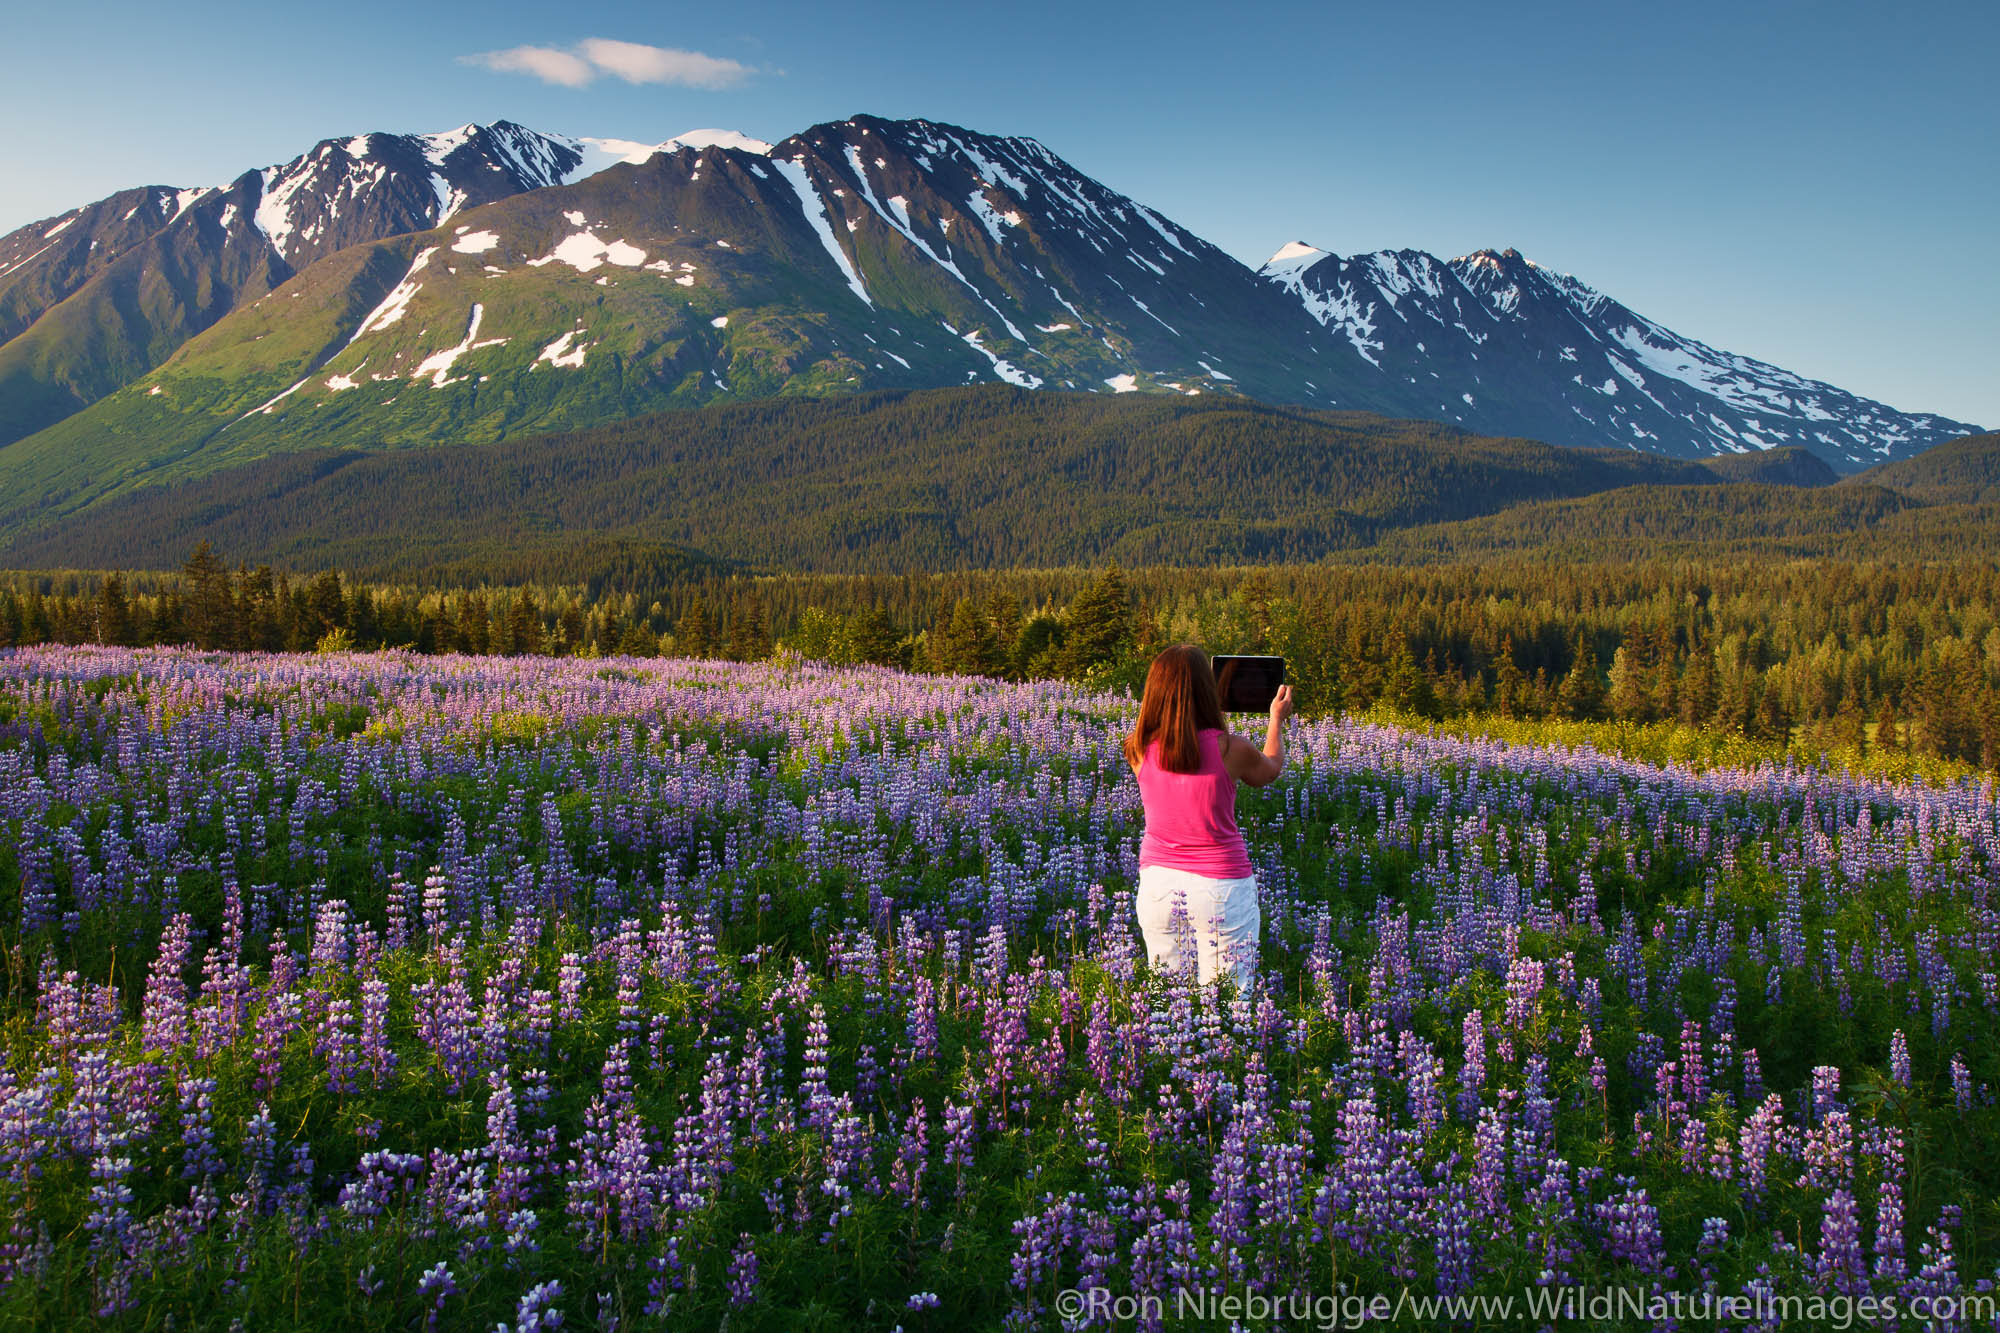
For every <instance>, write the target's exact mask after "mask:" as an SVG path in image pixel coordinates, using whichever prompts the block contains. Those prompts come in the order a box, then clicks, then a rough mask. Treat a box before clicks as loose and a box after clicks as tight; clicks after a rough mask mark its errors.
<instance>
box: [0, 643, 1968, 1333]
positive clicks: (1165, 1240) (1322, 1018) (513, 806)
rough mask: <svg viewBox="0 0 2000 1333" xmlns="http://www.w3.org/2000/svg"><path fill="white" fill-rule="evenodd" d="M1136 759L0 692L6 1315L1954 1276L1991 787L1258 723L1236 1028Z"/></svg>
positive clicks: (853, 676) (912, 717) (597, 701)
mask: <svg viewBox="0 0 2000 1333" xmlns="http://www.w3.org/2000/svg"><path fill="white" fill-rule="evenodd" d="M1132 708H1133V705H1132V704H1131V703H1130V701H1129V700H1125V699H1122V698H1114V697H1109V696H1101V695H1090V694H1086V693H1080V692H1078V691H1077V690H1075V689H1074V688H1073V687H1068V686H1063V685H1051V684H1035V685H1008V684H1001V683H997V682H991V681H975V680H970V679H961V678H926V677H920V676H908V675H903V674H899V673H895V672H890V671H882V670H874V669H860V670H843V671H836V670H831V669H822V668H818V667H814V666H810V665H798V664H791V665H785V664H778V665H771V664H765V665H759V666H756V667H744V666H738V665H731V664H727V663H699V662H682V661H663V660H652V659H647V660H624V659H600V660H583V659H571V660H549V659H479V658H418V657H407V656H400V655H395V654H384V655H374V656H351V657H350V656H258V655H241V656H228V655H217V654H206V655H205V654H199V653H195V652H192V651H187V650H179V649H155V650H145V651H130V650H122V649H101V648H47V649H24V650H17V651H14V652H12V653H11V654H8V655H6V656H5V657H4V658H0V817H4V819H5V821H6V823H5V828H4V837H0V843H4V846H0V876H4V884H5V888H6V891H5V892H4V894H0V929H4V946H5V959H4V964H5V967H4V974H5V986H6V1000H5V1004H4V1007H3V1008H0V1016H3V1017H4V1027H3V1028H0V1033H3V1034H4V1035H0V1043H4V1069H0V1284H4V1285H0V1320H4V1321H6V1322H8V1323H10V1324H21V1325H32V1326H35V1327H61V1326H68V1325H72V1324H76V1323H90V1322H93V1321H94V1320H101V1321H102V1322H104V1323H106V1324H107V1325H110V1326H129V1327H134V1328H138V1327H145V1328H155V1329H157V1328H165V1327H173V1328H177V1329H191V1328H217V1329H226V1328H231V1327H242V1328H245V1329H265V1328H281V1327H294V1326H313V1327H338V1328H356V1329H359V1328H399V1329H400V1328H433V1327H435V1328H475V1327H476V1328H482V1329H489V1330H490V1329H492V1328H494V1327H495V1326H496V1325H501V1326H504V1327H506V1328H509V1329H512V1328H520V1329H524V1330H525V1329H534V1328H551V1327H556V1326H558V1325H560V1326H561V1327H564V1328H583V1329H591V1328H595V1329H607V1330H608V1329H613V1328H617V1329H647V1328H710V1327H717V1328H719V1327H723V1326H725V1325H726V1326H727V1327H728V1328H730V1329H734V1330H742V1329H787V1330H790V1329H811V1328H839V1329H875V1328H880V1329H891V1328H895V1327H897V1326H900V1327H901V1328H903V1329H905V1330H911V1331H912V1333H914V1330H918V1329H966V1328H1057V1327H1062V1326H1063V1325H1064V1323H1065V1320H1064V1318H1063V1314H1062V1313H1061V1312H1060V1311H1064V1310H1069V1309H1071V1308H1073V1303H1072V1302H1059V1300H1058V1293H1061V1292H1064V1291H1066V1290H1069V1289H1080V1290H1084V1291H1089V1290H1091V1289H1105V1290H1108V1291H1110V1292H1111V1293H1114V1294H1116V1295H1117V1296H1119V1297H1121V1298H1130V1297H1141V1296H1145V1295H1148V1294H1157V1295H1161V1296H1170V1294H1171V1293H1173V1292H1174V1291H1175V1290H1176V1289H1187V1290H1194V1291H1201V1292H1207V1293H1231V1294H1236V1295H1246V1296H1247V1295H1262V1296H1265V1297H1284V1296H1289V1295H1293V1294H1304V1295H1306V1296H1309V1297H1315V1298H1318V1297H1325V1296H1327V1295H1330V1294H1333V1293H1337V1292H1346V1293H1350V1294H1364V1293H1385V1294H1388V1295H1391V1296H1395V1295H1399V1294H1401V1293H1419V1294H1423V1295H1434V1294H1439V1293H1444V1294H1457V1293H1467V1292H1473V1293H1506V1292H1515V1291H1519V1290H1521V1289H1523V1288H1532V1287H1535V1286H1537V1285H1540V1286H1542V1287H1545V1288H1546V1287H1557V1286H1568V1285H1572V1284H1580V1283H1593V1284H1597V1285H1600V1286H1610V1285H1621V1286H1637V1287H1642V1288H1646V1289H1649V1290H1656V1291H1659V1292H1663V1293H1672V1292H1681V1293H1698V1292H1703V1291H1710V1292H1720V1293H1725V1294H1742V1293H1748V1294H1755V1293H1759V1292H1763V1293H1792V1294H1807V1293H1811V1294H1819V1295H1826V1296H1832V1295H1847V1296H1856V1295H1859V1294H1862V1293H1873V1294H1877V1295H1884V1296H1895V1297H1897V1298H1898V1299H1902V1300H1907V1299H1909V1298H1911V1297H1914V1296H1917V1295H1921V1294H1924V1293H1931V1294H1940V1293H1962V1292H1975V1291H1977V1290H1979V1289H1981V1288H1983V1287H1988V1286H1989V1285H1990V1283H1991V1281H1992V1279H1993V1275H1994V1264H1995V1260H1996V1258H2000V1212H1996V1205H1995V1194H1996V1189H1995V1187H1996V1184H2000V1162H1997V1161H1996V1157H2000V1154H1996V1152H1995V1147H1996V1144H2000V1110H1996V1107H1995V1098H1994V1088H1995V1085H2000V1059H1996V1054H1995V1051H1996V1045H1995V1035H1996V1012H2000V981H1997V980H1996V974H1995V968H1996V965H2000V964H1996V960H1995V947H1996V943H2000V939H1996V935H2000V911H1997V910H1996V909H1997V908H2000V905H1996V903H1995V901H1994V885H1995V875H1996V868H2000V805H1996V797H1995V793H1994V790H1993V788H1992V786H1991V784H1988V785H1986V786H1983V787H1973V786H1970V785H1960V786H1956V787H1913V786H1890V785H1886V784H1881V783H1871V782H1867V781H1860V780H1856V779H1852V778H1849V777H1846V776H1842V775H1839V774H1834V773H1828V772H1820V771H1813V770H1802V769H1797V768H1766V769H1762V770H1756V771H1735V770H1717V771H1708V772H1696V771H1692V770H1687V769H1675V768H1659V767H1652V766H1647V765H1643V764H1639V763H1636V762H1631V761H1627V760H1623V759H1620V758H1617V757H1615V756H1609V755H1603V754H1598V753H1593V752H1584V751H1571V750H1558V749H1554V748H1543V747H1530V746H1518V745H1517V746H1506V745H1502V744H1499V743H1496V742H1490V741H1475V740H1463V739H1448V738H1435V737H1426V736H1422V735H1418V734H1414V733H1406V732H1401V731H1397V730H1394V729H1389V728H1383V727H1375V726H1367V725H1362V724H1358V723H1352V722H1348V723H1339V722H1331V721H1329V722H1315V723H1304V724H1294V726H1293V729H1292V732H1291V740H1290V742H1289V744H1290V747H1291V752H1292V759H1291V763H1290V766H1289V767H1288V769H1287V771H1286V773H1285V776H1284V777H1283V778H1282V779H1281V780H1280V781H1279V782H1278V783H1277V784H1275V785H1274V786H1272V787H1270V788H1267V789H1264V790H1263V791H1261V792H1257V791H1246V792H1245V794H1244V796H1243V799H1242V803H1241V810H1242V822H1243V824H1244V827H1245V829H1246V832H1247V834H1248V838H1249V843H1250V847H1251V853H1252V858H1253V860H1254V861H1255V863H1256V865H1257V868H1258V875H1259V878H1260V880H1261V883H1262V892H1263V901H1264V916H1265V922H1266V931H1265V940H1264V953H1263V966H1264V973H1265V983H1264V986H1263V988H1262V990H1261V992H1258V993H1252V994H1251V995H1248V996H1238V995H1235V994H1234V993H1217V992H1215V991H1214V990H1213V989H1211V990H1209V991H1207V992H1204V991H1202V990H1201V988H1199V987H1197V986H1195V985H1194V984H1193V982H1192V981H1191V980H1190V979H1188V978H1186V977H1170V976H1169V977H1162V976H1155V975H1152V974H1151V973H1150V971H1149V969H1147V968H1146V967H1145V966H1143V960H1142V957H1141V950H1140V946H1139V942H1138V940H1137V937H1136V936H1137V928H1136V924H1135V922H1134V920H1133V918H1132V911H1131V886H1132V884H1133V882H1134V879H1135V877H1136V851H1137V840H1138V834H1139V831H1140V821H1139V810H1138V796H1137V790H1136V787H1135V784H1134V783H1133V782H1132V780H1131V777H1130V774H1129V772H1128V771H1127V770H1126V769H1125V767H1124V765H1123V762H1122V759H1121V758H1120V757H1119V755H1118V738H1119V736H1120V734H1121V732H1122V730H1123V729H1124V728H1125V727H1126V726H1128V725H1129V722H1130V718H1131V715H1132ZM1107 1309H1113V1310H1122V1311H1125V1312H1126V1313H1128V1314H1130V1315H1131V1317H1130V1318H1126V1319H1123V1320H1121V1321H1120V1322H1121V1324H1122V1325H1123V1326H1132V1325H1134V1324H1136V1325H1138V1326H1140V1327H1145V1326H1148V1325H1149V1324H1155V1323H1157V1322H1158V1321H1157V1320H1156V1319H1154V1318H1152V1317H1151V1313H1149V1310H1148V1308H1147V1307H1146V1305H1145V1304H1144V1303H1143V1302H1138V1301H1131V1300H1127V1301H1125V1302H1124V1303H1123V1304H1122V1305H1118V1306H1116V1307H1107V1305H1106V1304H1105V1303H1103V1302H1098V1303H1095V1304H1092V1303H1086V1304H1085V1307H1084V1313H1082V1314H1080V1315H1076V1316H1075V1317H1074V1318H1073V1319H1071V1320H1070V1321H1069V1322H1070V1323H1072V1324H1076V1325H1081V1324H1084V1323H1087V1322H1097V1323H1100V1324H1101V1323H1102V1322H1103V1321H1102V1318H1101V1315H1102V1314H1103V1313H1105V1312H1106V1311H1107ZM1168 1310H1169V1313H1171V1312H1172V1307H1171V1306H1169V1307H1168ZM1093 1311H1096V1312H1097V1314H1096V1315H1093V1313H1092V1312H1093ZM1283 1322H1284V1323H1285V1324H1286V1325H1287V1326H1291V1327H1301V1326H1309V1324H1310V1321H1306V1320H1300V1319H1297V1318H1288V1319H1286V1320H1284V1321H1283ZM1752 1322H1754V1321H1752ZM1936 1322H1937V1326H1940V1327H1944V1326H1953V1325H1952V1321H1951V1320H1949V1319H1945V1320H1939V1321H1936ZM1739 1326H1740V1325H1739Z"/></svg>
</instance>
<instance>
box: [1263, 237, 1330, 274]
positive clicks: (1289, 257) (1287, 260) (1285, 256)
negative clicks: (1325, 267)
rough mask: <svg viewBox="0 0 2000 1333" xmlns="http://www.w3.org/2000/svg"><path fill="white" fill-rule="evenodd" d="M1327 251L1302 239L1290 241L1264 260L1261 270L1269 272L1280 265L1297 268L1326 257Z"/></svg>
mask: <svg viewBox="0 0 2000 1333" xmlns="http://www.w3.org/2000/svg"><path fill="white" fill-rule="evenodd" d="M1326 254H1327V252H1326V251H1324V250H1322V249H1320V248H1319V247H1318V246H1316V245H1307V244H1306V243H1305V242H1304V241H1291V242H1288V243H1286V244H1285V245H1284V246H1282V247H1280V248H1279V250H1278V253H1276V254H1274V255H1272V256H1271V257H1270V258H1269V259H1267V260H1265V261H1264V267H1263V269H1262V270H1261V271H1262V272H1266V273H1268V272H1270V271H1271V270H1272V269H1275V268H1278V267H1280V266H1284V267H1288V268H1293V269H1299V268H1304V267H1306V266H1307V265H1308V264H1314V263H1317V262H1318V261H1320V260H1322V259H1324V258H1326Z"/></svg>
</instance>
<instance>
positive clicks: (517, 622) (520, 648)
mask: <svg viewBox="0 0 2000 1333" xmlns="http://www.w3.org/2000/svg"><path fill="white" fill-rule="evenodd" d="M507 651H508V652H509V653H511V654H513V655H514V656H516V657H532V656H535V655H537V654H539V653H540V652H541V651H542V608H541V607H540V606H538V605H537V604H536V603H535V594H534V593H532V592H530V591H528V590H527V589H526V588H523V589H521V590H520V591H519V592H518V593H516V594H515V595H514V604H513V605H512V606H511V607H509V608H508V611H507Z"/></svg>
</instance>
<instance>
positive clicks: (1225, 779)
mask: <svg viewBox="0 0 2000 1333" xmlns="http://www.w3.org/2000/svg"><path fill="white" fill-rule="evenodd" d="M1195 739H1196V741H1197V742H1198V743H1199V744H1200V746H1201V767H1200V768H1199V769H1198V770H1196V771H1195V772H1193V773H1169V772H1167V770H1166V769H1164V768H1162V767H1160V743H1159V741H1157V740H1155V741H1154V742H1153V743H1152V744H1150V745H1148V746H1147V747H1146V753H1145V756H1144V757H1143V758H1142V759H1141V760H1140V763H1139V800H1140V802H1141V804H1143V805H1144V806H1145V808H1146V836H1145V837H1144V838H1142V839H1141V840H1140V842H1139V865H1140V867H1141V868H1142V869H1143V868H1144V867H1146V866H1152V865H1159V866H1170V867H1172V868H1173V869H1175V870H1185V871H1188V872H1189V873H1191V874H1196V875H1206V876H1208V877H1209V878H1210V879H1245V878H1248V877H1249V875H1250V874H1251V873H1252V872H1251V868H1250V853H1249V852H1248V851H1247V850H1246V849H1245V847H1244V845H1243V833H1242V830H1240V829H1238V828H1237V827H1236V779H1235V778H1233V777H1231V776H1229V770H1228V769H1227V768H1225V767H1223V763H1222V733H1221V732H1219V731H1215V730H1212V729H1211V730H1204V731H1201V732H1197V733H1196V736H1195Z"/></svg>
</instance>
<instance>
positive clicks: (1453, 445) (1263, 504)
mask: <svg viewBox="0 0 2000 1333" xmlns="http://www.w3.org/2000/svg"><path fill="white" fill-rule="evenodd" d="M1714 481H1715V476H1714V474H1713V473H1712V472H1710V471H1708V470H1707V469H1706V468H1704V467H1703V466H1702V465H1701V464H1699V463H1695V462H1683V461H1676V460H1672V459H1665V458H1660V457H1657V456H1654V455H1650V454H1636V453H1630V452H1624V451H1616V450H1582V449H1568V448H1558V447H1555V446H1552V445H1546V444H1539V443H1535V442H1532V441H1526V440H1499V439H1489V438H1484V437H1480V436H1474V435H1468V434H1466V433H1464V432H1462V431H1459V430H1457V429H1455V428H1453V427H1450V426H1441V425H1437V424H1434V423H1430V422H1411V421H1390V420H1385V419H1383V418H1379V417H1371V416H1367V415H1364V414H1360V413H1336V412H1314V411H1306V410H1300V409H1288V408H1277V407H1269V406H1265V405H1262V404H1256V403H1249V402H1245V401H1242V400H1238V399H1216V398H1205V399H1189V398H1179V399H1175V398H1162V397H1152V396H1147V397H1141V396H1138V395H1125V396H1119V397H1099V396H1094V395H1089V394H1073V393H1052V392H1048V391H1041V392H1028V391H1025V390H1021V389H1014V388H1010V387H1007V386H1004V385H994V386H984V387H975V388H966V389H946V390H929V391H923V392H914V393H899V392H887V393H879V394H869V395H862V396H857V397H852V398H836V399H826V400H803V401H770V402H760V403H755V404H749V405H745V406H739V407H726V408H713V409H709V410H706V411H703V412H699V413H691V412H665V413H656V414H654V415H652V416H648V417H643V418H639V419H637V420H633V421H628V422H621V423H619V424H617V425H612V426H605V427H600V428H598V429H595V430H586V431H578V432H575V433H572V434H567V435H556V436H545V437H542V438H539V439H533V440H524V441H518V442H511V443H502V444H496V445H479V446H472V445H467V446H459V447H454V448H439V449H429V450H422V451H398V452H391V453H381V454H369V453H363V452H360V451H358V450H346V451H340V452H332V453H324V452H322V453H300V454H281V455H277V456H274V457H271V458H267V459H263V460H260V461H258V462H255V463H252V464H249V465H247V466H244V467H240V468H236V469H232V470H231V471H228V472H225V473H220V474H216V475H213V476H209V477H204V478H200V479H197V480H195V481H192V482H184V483H180V484H176V485H173V486H154V487H147V488H144V489H141V490H138V491H135V492H132V493H130V494H128V495H126V496H123V497H121V498H119V499H116V500H113V501H111V502H109V503H107V504H105V505H102V506H100V507H98V508H96V509H93V510H90V511H88V512H87V513H83V514H77V515H73V516H69V517H67V518H64V519H61V520H57V521H54V522H51V523H47V524H45V525H44V526H42V527H40V528H39V529H34V528H31V529H29V530H28V531H26V532H24V533H23V534H22V535H20V536H18V537H16V538H15V539H14V540H13V541H12V543H11V545H10V547H8V548H6V549H4V550H0V561H4V563H6V564H8V565H11V566H14V567H16V568H47V567H57V566H69V567H81V568H106V567H111V566H124V567H128V568H129V567H151V568H162V567H171V566H173V565H175V564H177V563H178V562H179V561H180V560H181V559H182V558H183V557H184V556H185V555H186V553H187V551H188V550H189V549H190V548H191V547H192V546H193V545H194V544H195V542H197V541H200V540H203V539H207V540H210V541H212V542H214V543H215V545H216V546H217V548H218V549H224V550H228V551H231V552H234V553H237V554H240V555H241V556H242V557H244V558H246V559H252V560H259V561H271V562H272V563H274V564H280V565H287V566H290V567H291V568H294V569H316V568H322V567H339V568H345V569H352V570H356V571H359V572H363V573H366V574H369V575H371V576H382V577H396V578H410V577H417V576H419V575H427V574H431V573H433V572H435V571H436V570H437V569H439V568H440V567H451V568H455V569H461V570H468V571H469V570H477V569H485V568H492V569H493V573H492V574H491V575H490V577H493V578H494V579H495V580H496V581H500V579H501V575H500V572H499V570H498V568H497V567H496V566H493V565H492V562H496V561H497V562H509V561H511V562H515V563H517V564H518V562H519V561H521V560H522V559H535V560H542V561H544V562H546V563H547V567H548V569H549V571H550V572H551V573H552V574H554V575H555V576H557V577H564V578H569V579H576V580H581V579H585V578H588V577H590V576H591V575H592V574H593V572H594V571H593V569H592V568H591V567H590V565H589V561H590V560H591V559H593V558H594V553H597V552H601V551H602V550H603V548H604V543H605V542H606V541H615V542H620V543H640V544H643V545H647V546H659V545H668V546H673V547H679V548H685V549H688V550H693V551H698V552H701V553H703V554H705V555H707V556H711V557H716V558H721V559H724V560H729V561H736V562H743V563H747V564H751V565H754V566H756V567H758V568H760V569H766V570H773V569H789V570H822V571H832V570H846V571H856V572H859V571H876V572H903V571H907V570H928V569H968V568H995V567H1007V566H1012V565H1059V564H1066V563H1072V562H1085V563H1088V562H1094V561H1103V560H1120V561H1124V562H1126V563H1128V564H1153V563H1160V564H1206V563H1213V562H1216V561H1223V562H1231V561H1235V562H1247V561H1257V562H1263V561H1288V560H1315V559H1319V558H1322V557H1323V556H1325V555H1327V554H1328V553H1330V552H1333V551H1339V550H1344V549H1350V548H1354V547H1359V546H1366V545H1368V544H1370V543H1372V542H1373V541H1375V540H1377V539H1378V538H1379V537H1380V536H1381V535H1382V534H1384V533H1387V532H1389V531H1391V530H1393V529H1395V528H1399V527H1403V526H1407V525H1410V524H1413V523H1426V522H1436V521H1442V520H1449V519H1458V518H1465V517H1468V516H1473V515H1479V514H1487V513H1491V512H1493V511H1495V510H1497V509H1500V508H1503V507H1505V506H1507V505H1510V504H1515V503H1520V502H1524V501H1531V500H1545V499H1553V498H1559V497H1564V496H1578V495H1588V494H1591V493H1594V492H1598V491H1603V490H1606V489H1609V488H1613V487H1620V486H1629V485H1633V484H1635V483H1647V484H1652V485H1694V484H1703V483H1709V484H1712V483H1713V482H1714ZM564 553H567V554H564Z"/></svg>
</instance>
